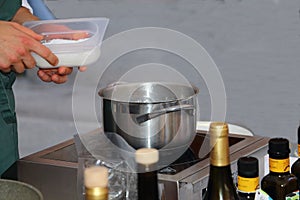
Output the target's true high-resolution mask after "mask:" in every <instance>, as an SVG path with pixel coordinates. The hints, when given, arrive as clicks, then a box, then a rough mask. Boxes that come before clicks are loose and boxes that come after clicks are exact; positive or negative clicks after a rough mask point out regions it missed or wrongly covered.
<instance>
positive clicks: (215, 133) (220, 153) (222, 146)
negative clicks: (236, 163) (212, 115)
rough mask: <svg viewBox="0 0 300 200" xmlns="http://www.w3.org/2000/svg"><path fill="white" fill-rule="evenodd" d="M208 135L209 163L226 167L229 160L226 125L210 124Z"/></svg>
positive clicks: (223, 123) (220, 123)
mask: <svg viewBox="0 0 300 200" xmlns="http://www.w3.org/2000/svg"><path fill="white" fill-rule="evenodd" d="M209 133H210V146H211V152H210V163H211V164H212V165H214V166H219V167H221V166H227V165H228V164H230V160H229V140H228V125H227V123H225V122H212V123H211V124H210V128H209Z"/></svg>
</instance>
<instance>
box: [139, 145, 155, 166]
mask: <svg viewBox="0 0 300 200" xmlns="http://www.w3.org/2000/svg"><path fill="white" fill-rule="evenodd" d="M158 160H159V154H158V150H157V149H154V148H141V149H138V150H137V151H136V152H135V161H136V162H137V163H139V164H142V165H151V164H154V163H157V162H158Z"/></svg>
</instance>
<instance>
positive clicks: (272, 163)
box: [269, 158, 290, 173]
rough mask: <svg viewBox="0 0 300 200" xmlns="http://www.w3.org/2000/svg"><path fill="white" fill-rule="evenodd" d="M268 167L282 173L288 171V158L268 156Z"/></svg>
mask: <svg viewBox="0 0 300 200" xmlns="http://www.w3.org/2000/svg"><path fill="white" fill-rule="evenodd" d="M269 168H270V171H272V172H277V173H283V172H289V171H290V159H289V158H286V159H273V158H269Z"/></svg>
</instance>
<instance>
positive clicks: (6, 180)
mask: <svg viewBox="0 0 300 200" xmlns="http://www.w3.org/2000/svg"><path fill="white" fill-rule="evenodd" d="M1 182H8V183H15V184H19V185H23V186H26V187H27V188H30V189H31V190H33V191H34V192H36V194H37V195H38V196H39V197H40V199H41V200H43V199H44V197H43V194H42V193H41V191H39V190H38V189H37V188H36V187H34V186H33V185H30V184H28V183H25V182H22V181H16V180H10V179H1V178H0V183H1Z"/></svg>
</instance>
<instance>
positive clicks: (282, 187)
mask: <svg viewBox="0 0 300 200" xmlns="http://www.w3.org/2000/svg"><path fill="white" fill-rule="evenodd" d="M289 153H290V148H289V141H288V140H287V139H285V138H272V139H270V140H269V150H268V154H269V169H270V173H269V174H267V175H266V176H265V177H263V179H262V181H261V189H262V190H263V191H264V192H266V193H267V194H268V195H269V196H270V197H271V198H272V199H276V200H285V199H286V197H287V196H290V195H291V194H292V193H293V192H295V191H297V190H298V182H297V178H296V176H294V175H292V174H291V173H290V159H289Z"/></svg>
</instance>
